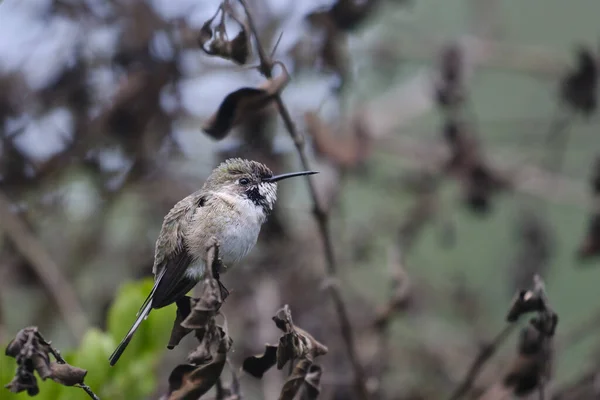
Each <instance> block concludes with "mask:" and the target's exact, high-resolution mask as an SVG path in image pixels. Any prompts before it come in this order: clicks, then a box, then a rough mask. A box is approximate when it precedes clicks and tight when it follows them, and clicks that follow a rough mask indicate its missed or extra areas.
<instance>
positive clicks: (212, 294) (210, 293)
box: [181, 278, 222, 329]
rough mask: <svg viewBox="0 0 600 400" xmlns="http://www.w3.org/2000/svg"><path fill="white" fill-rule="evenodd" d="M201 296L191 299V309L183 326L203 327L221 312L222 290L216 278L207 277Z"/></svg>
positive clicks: (187, 327) (191, 327)
mask: <svg viewBox="0 0 600 400" xmlns="http://www.w3.org/2000/svg"><path fill="white" fill-rule="evenodd" d="M202 285H203V287H202V295H201V297H200V298H197V299H196V298H192V299H191V311H190V313H189V314H188V316H187V317H186V318H185V319H184V320H183V322H182V323H181V326H182V327H183V328H186V329H202V328H204V327H206V325H207V324H208V322H209V321H210V320H211V318H213V317H214V316H215V315H217V313H218V312H219V308H220V307H221V304H222V301H221V290H220V286H219V283H218V282H217V280H216V279H211V278H208V279H205V280H204V282H203V284H202Z"/></svg>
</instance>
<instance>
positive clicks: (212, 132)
mask: <svg viewBox="0 0 600 400" xmlns="http://www.w3.org/2000/svg"><path fill="white" fill-rule="evenodd" d="M289 79H290V77H289V74H288V72H287V70H286V69H285V68H284V69H283V73H282V74H281V75H280V76H278V77H275V78H273V79H270V80H267V81H266V82H264V83H263V84H262V85H260V86H259V87H258V88H241V89H238V90H236V91H234V92H232V93H230V94H228V95H227V96H226V97H225V99H224V100H223V101H222V102H221V104H220V105H219V109H218V110H217V112H216V113H214V114H213V115H212V116H210V118H208V120H206V121H205V123H204V124H203V125H202V130H203V131H204V132H205V133H206V134H208V135H209V136H211V137H212V138H213V139H216V140H221V139H223V138H225V136H227V134H228V133H229V132H230V130H231V129H232V128H233V127H234V126H236V125H238V124H239V123H241V122H243V121H244V120H245V119H246V118H247V117H248V116H251V115H252V114H253V113H255V112H257V111H260V110H262V109H264V108H265V107H267V106H269V105H270V104H271V102H272V101H273V99H274V97H275V96H276V95H277V94H278V93H279V92H280V91H281V90H282V89H283V88H284V87H285V85H286V84H287V83H288V82H289Z"/></svg>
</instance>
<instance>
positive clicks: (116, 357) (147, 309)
mask: <svg viewBox="0 0 600 400" xmlns="http://www.w3.org/2000/svg"><path fill="white" fill-rule="evenodd" d="M142 307H143V308H142V309H141V310H140V312H139V314H138V317H137V319H136V320H135V322H134V323H133V325H132V326H131V329H130V330H129V332H127V335H126V336H125V337H124V338H123V340H121V343H119V345H118V346H117V348H116V349H115V351H114V352H113V353H112V355H111V356H110V358H109V361H110V365H111V366H113V365H115V364H116V363H117V361H119V358H120V357H121V355H122V354H123V352H124V351H125V349H126V348H127V345H128V344H129V342H130V341H131V338H133V335H134V333H135V331H137V329H138V328H139V327H140V325H141V324H142V321H143V320H144V319H146V317H147V316H148V314H150V310H152V301H151V300H150V301H146V302H145V303H144V306H142Z"/></svg>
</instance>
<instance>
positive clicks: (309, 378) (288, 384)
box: [279, 359, 322, 400]
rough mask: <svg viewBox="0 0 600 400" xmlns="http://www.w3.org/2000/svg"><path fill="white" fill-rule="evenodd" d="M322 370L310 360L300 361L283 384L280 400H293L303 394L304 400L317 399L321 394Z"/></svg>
mask: <svg viewBox="0 0 600 400" xmlns="http://www.w3.org/2000/svg"><path fill="white" fill-rule="evenodd" d="M321 374H322V368H321V367H320V366H318V365H316V364H313V363H312V362H311V361H309V360H306V359H304V360H300V361H298V363H296V365H295V366H294V370H293V371H292V374H291V375H290V376H289V377H288V379H287V380H286V381H285V383H284V384H283V387H282V388H281V393H280V395H279V400H292V399H295V398H297V397H296V396H297V395H299V394H300V393H302V395H301V396H300V398H302V399H316V398H317V396H318V395H319V392H320V380H321Z"/></svg>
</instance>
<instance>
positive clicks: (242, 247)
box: [219, 199, 266, 266]
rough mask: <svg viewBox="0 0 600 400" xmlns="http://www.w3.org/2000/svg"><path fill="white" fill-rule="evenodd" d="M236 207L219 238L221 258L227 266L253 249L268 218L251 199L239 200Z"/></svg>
mask: <svg viewBox="0 0 600 400" xmlns="http://www.w3.org/2000/svg"><path fill="white" fill-rule="evenodd" d="M236 209H237V210H236V211H237V212H234V213H231V214H230V215H229V217H228V218H227V219H228V221H227V222H226V223H224V224H223V227H222V229H221V237H220V238H219V242H220V244H221V247H220V251H221V258H222V259H223V262H224V264H225V265H227V266H228V265H229V264H235V263H237V262H238V261H240V260H241V259H242V258H244V257H245V256H246V255H247V254H248V253H249V252H250V250H252V248H253V247H254V245H255V244H256V241H257V239H258V234H259V233H260V228H261V226H262V224H263V222H264V221H265V219H266V216H265V214H264V212H263V210H262V208H260V207H257V206H256V205H254V203H252V201H250V200H246V199H244V200H238V201H237V202H236Z"/></svg>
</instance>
